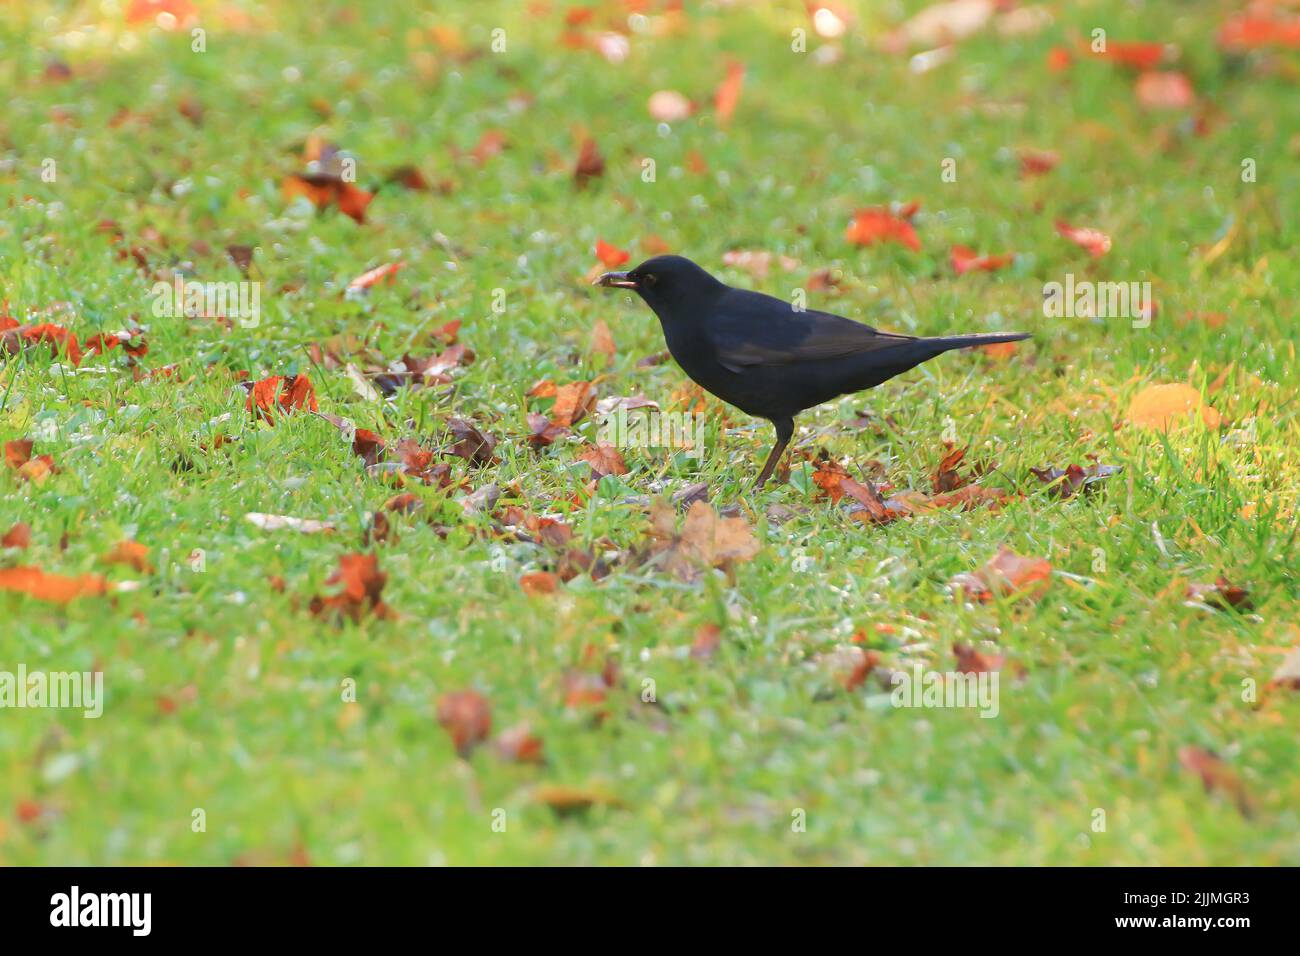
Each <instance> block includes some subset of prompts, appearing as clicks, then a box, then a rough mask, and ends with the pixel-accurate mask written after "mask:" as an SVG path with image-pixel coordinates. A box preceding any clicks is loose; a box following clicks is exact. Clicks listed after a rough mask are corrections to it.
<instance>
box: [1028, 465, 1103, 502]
mask: <svg viewBox="0 0 1300 956" xmlns="http://www.w3.org/2000/svg"><path fill="white" fill-rule="evenodd" d="M1029 471H1030V472H1031V473H1032V474H1033V476H1034V477H1035V478H1037V479H1038V480H1039V481H1042V482H1045V483H1047V484H1048V485H1050V486H1051V487H1050V488H1049V489H1048V490H1049V492H1050V493H1051V494H1052V495H1053V496H1055V497H1057V498H1073V497H1074V496H1075V495H1076V494H1077V493H1079V492H1080V491H1082V492H1085V493H1086V492H1090V491H1093V490H1095V489H1096V487H1097V485H1098V484H1099V483H1100V482H1102V481H1104V480H1105V479H1107V478H1109V477H1110V476H1111V475H1114V474H1118V473H1119V471H1120V468H1119V466H1118V465H1100V464H1092V465H1089V466H1088V467H1086V468H1085V467H1083V466H1082V465H1070V466H1069V467H1068V468H1066V469H1065V470H1064V471H1062V470H1061V469H1060V468H1056V467H1054V466H1052V465H1044V466H1043V467H1042V468H1030V469H1029Z"/></svg>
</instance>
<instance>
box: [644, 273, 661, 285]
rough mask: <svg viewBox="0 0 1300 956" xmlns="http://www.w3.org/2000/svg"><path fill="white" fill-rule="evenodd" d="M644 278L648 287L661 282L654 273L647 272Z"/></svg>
mask: <svg viewBox="0 0 1300 956" xmlns="http://www.w3.org/2000/svg"><path fill="white" fill-rule="evenodd" d="M642 278H643V279H644V280H645V284H646V285H654V284H655V283H656V282H658V281H659V278H658V277H657V276H656V275H655V274H654V273H653V272H647V273H646V274H645V275H644V276H642Z"/></svg>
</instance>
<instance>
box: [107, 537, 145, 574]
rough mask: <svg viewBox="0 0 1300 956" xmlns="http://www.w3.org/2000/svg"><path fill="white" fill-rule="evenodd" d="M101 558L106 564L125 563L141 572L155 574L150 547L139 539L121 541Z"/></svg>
mask: <svg viewBox="0 0 1300 956" xmlns="http://www.w3.org/2000/svg"><path fill="white" fill-rule="evenodd" d="M99 560H100V561H102V562H103V563H104V564H125V565H126V566H127V567H129V568H131V569H133V570H134V571H136V572H138V573H139V574H153V565H152V564H150V563H149V549H148V548H146V547H145V546H144V545H142V544H140V542H138V541H119V542H118V543H117V544H115V545H113V549H112V550H111V551H109V552H108V553H107V554H105V555H104V556H103V557H101V558H100V559H99Z"/></svg>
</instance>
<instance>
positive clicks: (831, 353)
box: [595, 256, 1029, 490]
mask: <svg viewBox="0 0 1300 956" xmlns="http://www.w3.org/2000/svg"><path fill="white" fill-rule="evenodd" d="M595 284H596V285H601V286H613V287H616V288H620V289H634V290H636V293H637V295H639V296H641V298H642V299H643V300H644V301H645V304H646V305H648V306H650V308H652V309H653V310H654V312H655V315H657V316H659V323H660V324H661V325H662V326H663V330H664V340H665V341H666V342H667V343H668V351H669V352H671V353H672V356H673V358H674V359H676V360H677V364H678V365H680V366H681V367H682V370H683V371H684V372H686V374H687V375H689V376H690V377H691V378H692V379H693V380H694V381H695V382H696V383H698V384H699V385H700V386H701V387H703V388H704V389H705V390H706V391H708V392H711V393H712V394H714V395H716V396H717V397H718V398H720V399H722V400H723V401H724V402H727V403H729V404H731V405H735V406H736V407H737V408H739V409H740V410H741V411H744V412H747V413H748V414H750V415H754V416H757V417H759V418H766V419H767V420H768V421H770V422H771V423H772V424H773V425H774V426H775V427H776V446H775V447H774V448H773V449H772V453H771V454H770V455H768V456H767V461H766V462H765V463H764V464H763V470H762V472H760V473H759V476H758V483H757V484H756V485H755V486H754V487H755V489H756V490H757V489H758V488H761V487H763V485H764V483H765V482H766V481H767V479H768V478H769V477H770V476H771V474H772V470H773V469H774V468H775V467H776V463H777V462H778V461H779V460H780V458H781V453H782V452H783V451H785V448H786V446H787V445H788V444H789V443H790V438H791V436H792V435H793V434H794V416H795V415H797V414H798V413H799V412H801V411H803V410H804V409H806V408H812V407H813V406H814V405H820V404H821V403H822V402H826V401H829V400H830V399H832V398H836V397H837V396H840V395H847V394H849V393H850V392H860V391H862V390H863V389H867V388H873V387H875V386H876V385H879V384H880V383H881V382H884V381H887V380H889V379H891V378H893V377H894V376H895V375H901V374H902V373H903V372H906V371H907V370H908V369H910V368H914V367H915V366H917V365H920V364H921V363H922V362H924V361H926V360H927V359H932V358H934V357H935V356H936V355H939V354H940V353H942V352H947V351H949V350H951V349H960V348H965V347H966V346H969V345H992V344H994V343H997V342H1016V341H1019V340H1020V339H1026V338H1029V334H1028V333H1026V332H1006V333H1001V332H993V333H984V334H974V335H952V336H943V337H941V338H933V339H927V338H919V337H917V336H913V335H898V334H896V333H893V332H878V331H876V330H875V329H873V328H872V327H871V326H869V325H863V324H862V323H861V322H854V321H853V320H852V319H846V318H844V317H842V316H838V315H832V314H830V313H829V312H814V311H812V310H811V309H808V310H804V311H797V310H796V309H795V308H794V307H793V306H792V305H791V304H790V303H789V302H784V301H782V300H781V299H777V298H773V297H772V296H770V295H763V294H762V293H761V292H750V291H748V290H746V289H733V288H732V287H731V286H729V285H726V284H725V283H722V282H719V281H718V280H717V279H715V278H714V277H713V276H711V275H709V273H708V272H706V271H705V270H704V269H702V268H700V267H699V266H697V265H696V264H695V263H694V262H691V260H690V259H685V258H683V257H681V256H655V257H654V258H653V259H648V260H646V261H645V262H643V263H641V265H639V266H637V267H636V268H635V269H632V270H631V271H629V272H606V273H605V274H604V275H603V276H601V277H600V278H599V279H597V280H596V283H595Z"/></svg>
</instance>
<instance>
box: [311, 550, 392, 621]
mask: <svg viewBox="0 0 1300 956" xmlns="http://www.w3.org/2000/svg"><path fill="white" fill-rule="evenodd" d="M387 581H388V575H387V574H385V573H384V572H382V571H380V570H379V559H378V558H376V557H375V556H374V555H373V554H345V555H342V556H341V557H340V558H339V561H338V568H337V569H336V570H335V571H334V573H333V574H331V575H330V576H329V577H328V578H326V579H325V583H326V584H327V585H329V584H337V585H340V588H339V591H338V593H337V594H334V595H331V596H329V597H314V598H312V599H311V605H310V610H311V613H312V614H313V615H315V616H317V617H321V616H326V615H332V616H337V617H345V616H346V617H348V618H350V619H351V620H353V621H354V622H355V621H360V620H361V619H362V618H363V617H365V616H366V615H367V614H373V615H374V616H375V617H379V618H386V617H394V616H395V615H394V613H393V611H392V609H391V608H390V607H388V605H386V604H385V603H384V602H383V599H382V597H381V594H382V592H383V590H384V584H385V583H386V582H387Z"/></svg>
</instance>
